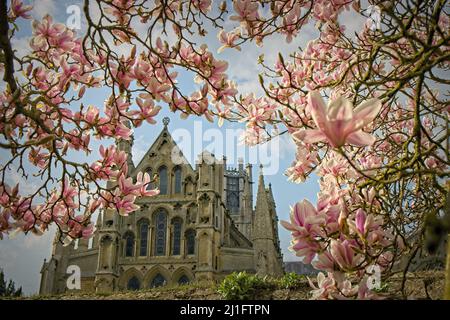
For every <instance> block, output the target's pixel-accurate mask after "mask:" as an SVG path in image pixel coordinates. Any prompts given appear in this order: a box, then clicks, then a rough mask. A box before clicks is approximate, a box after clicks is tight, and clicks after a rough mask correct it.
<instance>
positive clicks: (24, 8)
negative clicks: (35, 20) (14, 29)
mask: <svg viewBox="0 0 450 320" xmlns="http://www.w3.org/2000/svg"><path fill="white" fill-rule="evenodd" d="M32 9H33V6H30V5H24V4H23V2H22V1H21V0H11V16H12V18H13V19H15V18H18V17H22V18H24V19H30V18H31V16H30V14H28V11H31V10H32Z"/></svg>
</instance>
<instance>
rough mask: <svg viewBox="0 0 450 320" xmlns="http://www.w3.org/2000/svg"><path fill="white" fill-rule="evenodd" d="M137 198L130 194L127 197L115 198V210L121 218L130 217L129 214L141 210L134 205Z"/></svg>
mask: <svg viewBox="0 0 450 320" xmlns="http://www.w3.org/2000/svg"><path fill="white" fill-rule="evenodd" d="M135 200H136V196H134V195H132V194H129V195H127V196H125V197H119V196H116V197H114V208H115V209H117V211H118V213H119V214H120V215H121V216H128V214H129V213H131V212H133V211H136V210H138V209H139V206H138V205H136V204H134V201H135Z"/></svg>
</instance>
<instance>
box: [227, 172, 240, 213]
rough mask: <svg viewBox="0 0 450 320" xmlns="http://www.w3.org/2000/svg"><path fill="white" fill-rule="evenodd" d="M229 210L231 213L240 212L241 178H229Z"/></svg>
mask: <svg viewBox="0 0 450 320" xmlns="http://www.w3.org/2000/svg"><path fill="white" fill-rule="evenodd" d="M227 208H228V210H230V212H231V213H237V212H238V211H239V177H227Z"/></svg>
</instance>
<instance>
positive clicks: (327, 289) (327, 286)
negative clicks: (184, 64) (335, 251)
mask: <svg viewBox="0 0 450 320" xmlns="http://www.w3.org/2000/svg"><path fill="white" fill-rule="evenodd" d="M308 282H309V285H310V286H311V288H313V290H312V291H311V293H312V296H311V299H314V300H316V299H321V300H322V299H330V298H332V293H333V292H335V291H336V281H335V280H334V278H333V274H332V273H331V272H328V273H327V276H325V274H324V273H322V272H320V273H319V274H318V275H317V287H316V285H314V283H313V282H312V281H311V279H310V278H308Z"/></svg>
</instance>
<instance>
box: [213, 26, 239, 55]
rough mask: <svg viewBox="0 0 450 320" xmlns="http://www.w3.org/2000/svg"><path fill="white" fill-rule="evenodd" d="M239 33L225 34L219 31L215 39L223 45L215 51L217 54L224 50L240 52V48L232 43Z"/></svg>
mask: <svg viewBox="0 0 450 320" xmlns="http://www.w3.org/2000/svg"><path fill="white" fill-rule="evenodd" d="M239 36H240V31H239V30H235V31H232V32H225V31H224V30H220V32H219V34H218V35H217V37H218V38H219V41H220V43H222V44H223V45H222V46H221V47H220V48H219V49H218V50H217V52H218V53H221V52H222V51H223V50H225V48H235V49H236V50H238V51H241V47H240V46H236V45H235V44H234V42H235V41H236V40H238V39H239Z"/></svg>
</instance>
